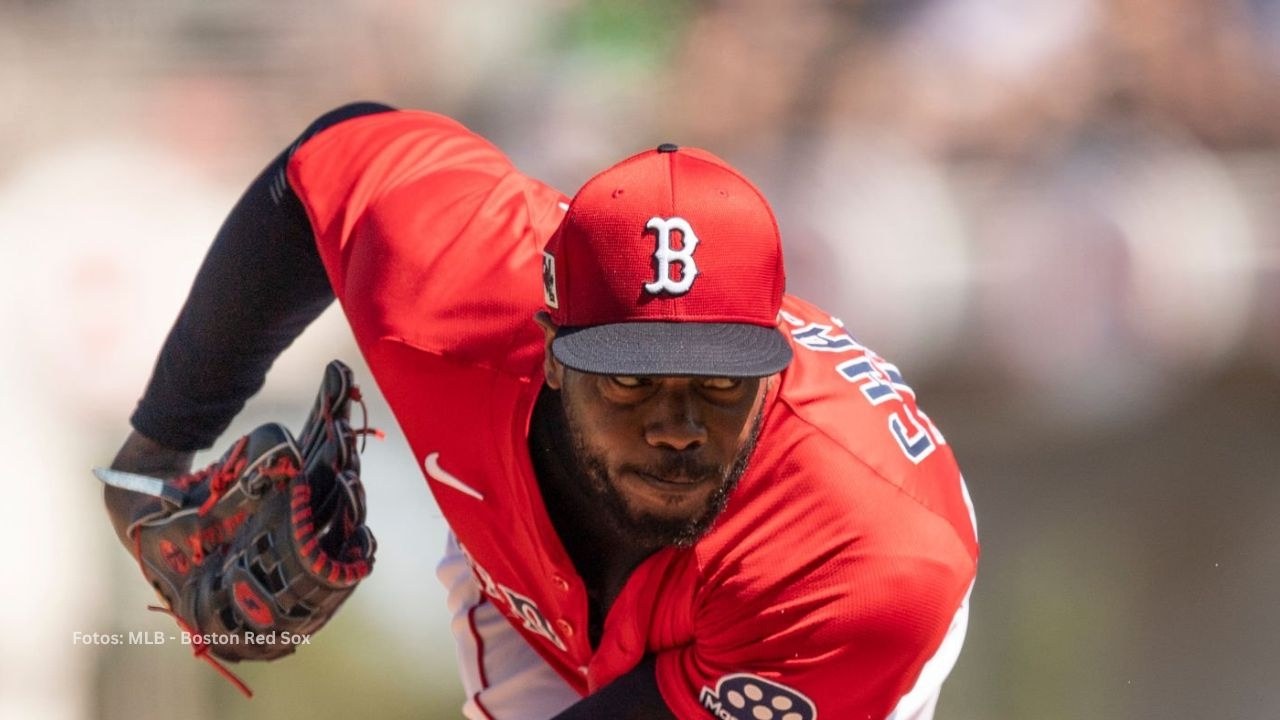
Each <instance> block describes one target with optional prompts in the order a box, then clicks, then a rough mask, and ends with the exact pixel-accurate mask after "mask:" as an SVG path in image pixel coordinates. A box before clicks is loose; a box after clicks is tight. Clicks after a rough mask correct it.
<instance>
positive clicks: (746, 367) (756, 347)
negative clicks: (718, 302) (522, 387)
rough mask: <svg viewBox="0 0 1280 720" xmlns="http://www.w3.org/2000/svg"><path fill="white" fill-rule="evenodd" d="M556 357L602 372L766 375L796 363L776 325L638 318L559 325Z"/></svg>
mask: <svg viewBox="0 0 1280 720" xmlns="http://www.w3.org/2000/svg"><path fill="white" fill-rule="evenodd" d="M551 351H552V353H554V354H555V356H556V359H557V360H559V361H560V362H561V363H563V364H565V365H567V366H568V367H570V368H573V369H574V370H579V371H581V372H589V373H596V374H599V375H697V376H704V377H764V376H766V375H772V374H774V373H776V372H779V371H780V370H782V369H783V368H785V367H786V366H787V364H788V363H790V362H791V346H790V345H788V344H787V340H786V338H785V337H783V335H782V333H781V332H779V331H778V329H777V328H772V327H761V326H759V325H746V324H742V323H695V322H638V323H615V324H611V325H593V326H589V327H576V328H560V330H559V331H558V332H557V333H556V338H555V340H554V341H552V343H551Z"/></svg>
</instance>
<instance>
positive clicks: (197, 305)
mask: <svg viewBox="0 0 1280 720" xmlns="http://www.w3.org/2000/svg"><path fill="white" fill-rule="evenodd" d="M393 109H394V108H391V107H388V106H386V105H381V104H378V103H354V104H350V105H345V106H343V107H340V108H338V109H336V110H333V111H331V112H328V113H326V114H324V115H322V116H321V117H319V118H318V119H317V120H316V121H315V122H313V123H312V124H311V125H310V126H309V127H308V128H307V129H306V131H304V132H303V133H302V135H301V136H299V137H298V139H297V141H295V142H294V143H293V144H292V145H290V147H289V149H287V150H285V151H284V152H282V153H281V154H280V155H279V156H277V157H276V158H275V160H273V161H272V162H271V164H270V165H268V166H267V168H266V169H265V170H263V171H262V173H261V174H260V175H259V176H258V177H257V178H256V179H255V180H254V181H253V183H252V184H251V185H249V188H248V189H247V190H246V191H245V193H244V195H243V196H242V197H241V198H240V200H239V201H238V202H237V203H236V205H235V206H234V207H233V208H232V210H231V213H230V214H229V215H228V216H227V219H226V221H224V222H223V224H222V227H221V228H220V229H219V230H218V233H217V235H216V237H215V238H214V241H213V245H212V246H211V247H210V248H209V253H208V255H206V257H205V259H204V262H203V263H202V264H201V266H200V270H199V272H198V273H197V275H196V279H195V282H194V284H193V285H192V287H191V292H190V294H189V295H188V296H187V300H186V303H185V304H184V305H183V307H182V310H181V311H180V312H179V314H178V319H177V321H176V322H175V323H174V325H173V328H172V329H171V330H170V331H169V336H168V338H167V339H166V340H165V342H164V345H163V346H162V348H161V350H160V356H159V358H158V359H157V360H156V365H155V369H154V371H153V372H152V375H151V381H150V382H149V383H148V384H147V389H146V392H145V394H144V395H143V396H142V399H141V400H140V401H139V402H138V407H137V409H136V410H134V413H133V416H132V417H131V418H130V422H131V423H132V424H133V427H134V429H136V430H137V431H138V432H140V433H142V434H143V435H145V436H147V437H149V438H151V439H152V440H155V441H156V442H159V443H160V444H162V445H165V446H167V447H169V448H172V449H174V450H201V449H204V448H207V447H210V446H211V445H213V443H214V442H215V441H216V440H217V439H218V436H219V435H221V434H222V432H223V431H224V430H226V429H227V426H228V425H230V424H231V420H232V418H234V417H235V415H236V414H237V413H238V412H240V409H241V408H243V407H244V404H245V402H246V401H247V400H248V399H249V398H250V397H252V396H253V395H254V393H256V392H258V390H259V389H260V388H261V387H262V384H263V382H264V381H265V379H266V375H267V371H268V370H269V369H270V368H271V365H272V363H274V362H275V359H276V358H277V357H278V356H279V355H280V353H282V352H284V350H285V348H287V347H289V345H290V344H291V343H292V342H293V341H294V339H296V338H297V337H298V335H300V334H301V333H302V331H303V330H304V329H305V328H306V327H307V325H309V324H311V322H312V321H313V320H315V319H316V317H318V316H319V315H320V313H322V312H323V311H324V309H325V308H327V307H328V306H329V303H331V302H333V298H334V295H333V289H332V288H331V287H330V285H329V279H328V277H327V276H326V275H325V271H324V265H323V264H322V263H321V261H320V254H319V251H318V250H317V249H316V245H315V236H314V234H313V233H312V230H311V224H310V222H309V221H308V219H307V214H306V211H305V210H304V209H303V207H302V203H301V202H300V201H299V200H298V197H297V196H296V195H295V194H294V192H293V190H292V188H290V186H289V183H288V181H287V180H286V178H285V168H286V166H287V165H288V162H289V158H290V156H291V155H292V154H293V151H294V150H296V149H297V148H298V147H299V146H300V145H302V143H304V142H306V140H307V139H308V138H310V137H311V136H312V135H315V134H316V133H318V132H320V131H321V130H324V129H325V128H328V127H331V126H333V125H335V124H337V123H340V122H342V121H344V120H349V119H351V118H354V117H359V116H361V115H369V114H373V113H379V112H387V111H389V110H393Z"/></svg>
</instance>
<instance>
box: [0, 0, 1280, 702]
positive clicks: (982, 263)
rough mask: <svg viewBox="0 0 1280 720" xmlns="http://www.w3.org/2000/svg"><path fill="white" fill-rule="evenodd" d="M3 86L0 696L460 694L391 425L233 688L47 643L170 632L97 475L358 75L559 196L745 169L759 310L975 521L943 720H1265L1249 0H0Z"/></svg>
mask: <svg viewBox="0 0 1280 720" xmlns="http://www.w3.org/2000/svg"><path fill="white" fill-rule="evenodd" d="M0 97H3V98H4V102H3V104H2V105H0V253H2V256H0V257H2V259H3V268H4V277H5V282H4V286H3V287H4V290H3V292H4V296H3V297H4V300H5V302H4V304H3V309H2V310H0V329H2V330H3V336H4V337H8V338H9V341H8V343H7V345H8V348H9V349H8V350H5V351H3V353H2V354H0V358H2V361H3V369H4V371H3V372H0V397H3V398H4V400H5V402H6V403H7V404H8V406H9V408H10V410H9V411H8V412H6V413H4V414H3V415H0V425H3V428H2V431H0V438H3V440H2V442H3V443H4V451H5V452H4V457H5V458H6V460H7V465H8V471H7V473H6V474H7V475H8V476H9V477H7V478H6V480H5V491H4V492H5V500H4V501H3V502H0V546H3V547H5V548H7V549H8V550H7V553H6V555H7V559H6V564H7V567H9V570H8V571H6V580H5V581H4V583H3V587H4V589H3V592H2V594H0V717H2V718H4V720H8V719H9V718H15V719H16V718H24V719H25V718H50V719H64V718H65V719H80V718H131V719H139V720H147V719H150V718H170V717H182V718H193V719H195V720H204V719H211V718H267V717H308V718H314V719H315V720H322V719H325V718H340V717H349V716H353V715H356V714H359V715H360V716H362V717H373V718H450V717H458V707H459V705H460V702H461V690H460V686H459V683H458V681H457V679H456V675H455V672H454V669H453V666H454V659H453V650H452V643H451V641H450V640H449V638H448V636H447V615H446V613H445V612H444V607H443V605H444V603H443V597H442V595H441V593H440V592H439V591H437V589H436V586H435V580H434V576H433V568H434V562H435V559H436V557H437V555H438V553H439V550H440V547H441V543H442V537H443V532H444V530H443V523H442V521H441V519H440V514H439V512H438V510H437V509H436V508H435V506H434V504H433V502H432V501H431V499H430V496H429V493H428V492H427V491H426V489H425V488H424V484H423V481H422V479H421V477H420V475H419V473H418V472H417V469H416V464H415V463H414V461H413V459H412V458H411V457H410V456H409V453H408V451H407V446H406V445H405V443H404V440H403V438H402V437H400V436H399V435H398V433H396V432H394V431H393V432H392V433H391V435H390V437H389V438H388V440H387V441H385V442H383V443H375V444H371V445H370V447H369V449H368V451H367V454H366V471H365V475H366V481H367V483H368V486H369V493H370V501H369V502H370V508H371V509H370V524H371V525H372V527H373V528H374V529H375V531H376V532H377V534H378V537H379V540H380V552H379V571H378V572H377V573H375V574H374V575H373V576H372V577H371V578H370V579H369V580H368V581H366V583H365V584H364V586H363V588H362V589H361V591H360V592H359V593H357V594H356V596H355V597H354V598H353V600H352V602H350V603H349V604H348V606H347V609H346V610H345V611H344V612H343V613H342V614H341V615H340V616H339V617H338V619H337V620H336V621H334V622H333V623H332V624H331V625H330V626H329V627H328V628H327V629H326V630H325V632H324V633H323V634H321V635H319V636H318V637H317V640H316V645H314V646H312V647H308V648H305V649H304V650H303V651H302V652H300V653H299V654H298V655H296V656H294V657H291V658H288V659H285V660H283V661H280V662H277V663H274V664H271V665H265V666H244V667H240V668H237V671H239V672H242V674H243V675H244V677H245V678H246V679H247V680H248V681H249V683H250V684H251V685H252V686H253V687H254V688H255V690H256V691H257V693H258V697H257V698H256V699H255V700H253V701H252V702H245V701H244V700H242V699H241V698H240V697H239V696H238V695H236V694H235V692H234V691H233V690H232V689H231V688H230V686H229V685H227V684H226V683H224V682H223V681H222V680H221V679H219V678H218V677H217V676H216V675H215V674H214V673H213V672H212V671H210V670H209V669H208V668H206V667H205V666H204V665H203V664H202V663H199V662H197V661H195V660H192V659H191V657H190V652H189V650H190V649H189V648H187V647H182V646H179V645H176V644H173V643H169V644H166V645H164V646H138V645H127V644H126V645H121V646H103V645H92V644H85V643H83V642H76V641H75V640H74V638H76V637H79V636H76V635H75V633H77V632H80V633H95V632H96V633H120V632H129V631H150V630H165V631H170V630H172V624H171V621H170V620H169V619H168V618H166V617H162V616H158V615H156V614H154V613H149V612H147V611H146V610H145V609H144V606H145V605H146V604H147V603H148V602H152V601H153V597H152V596H151V594H150V591H149V590H148V589H147V588H146V587H145V585H144V583H143V582H142V581H141V579H140V578H139V577H138V572H137V568H136V566H134V565H132V563H131V561H130V560H129V557H128V555H127V554H126V553H125V552H123V551H122V549H121V548H120V547H119V546H118V544H117V543H116V540H115V537H114V535H113V534H112V532H111V530H110V526H109V524H108V522H107V520H106V517H105V514H104V513H103V512H102V510H101V505H100V492H99V489H98V486H97V484H96V481H94V480H93V479H92V477H91V476H90V474H89V472H88V469H89V468H90V467H91V466H94V465H101V464H106V463H108V462H109V461H110V460H111V457H112V455H113V454H114V452H115V450H116V448H117V447H118V445H119V443H120V442H121V440H122V439H123V438H124V436H125V435H126V433H127V432H128V426H127V417H128V415H129V413H130V412H131V410H132V408H133V405H134V403H135V402H136V399H137V397H138V396H139V395H140V393H141V391H142V387H143V385H144V383H145V381H146V377H147V375H148V374H149V371H150V368H151V364H152V362H153V361H154V358H155V354H156V351H157V349H158V348H159V345H160V343H161V341H162V339H163V337H164V335H165V333H166V332H167V330H168V327H169V325H170V323H171V322H172V320H173V317H174V316H175V314H176V312H177V309H178V306H179V304H180V303H181V301H182V298H183V297H184V296H185V293H186V290H187V288H188V286H189V284H190V282H191V279H192V278H193V276H194V273H195V270H196V268H197V266H198V263H199V261H200V259H201V257H202V256H203V254H204V252H205V249H206V248H207V246H208V243H209V241H210V239H211V238H212V236H213V234H214V232H215V230H216V228H217V226H218V224H219V222H220V220H221V218H222V216H223V215H224V214H225V212H226V211H227V210H228V209H229V208H230V206H231V204H232V203H233V202H234V200H235V198H236V196H237V195H238V194H239V192H240V191H241V190H242V188H243V187H244V186H245V185H246V184H247V183H248V181H249V180H250V179H251V178H252V177H253V176H254V175H256V173H257V172H258V170H259V169H260V168H261V167H262V165H263V164H265V163H266V161H267V160H268V159H269V158H270V157H272V156H273V155H274V154H275V153H276V152H278V151H279V150H280V149H281V148H283V147H284V146H286V145H287V144H288V143H289V142H291V141H292V139H293V138H294V137H295V136H296V134H297V133H298V132H300V131H301V129H302V128H303V127H305V126H306V125H307V124H308V123H309V122H310V120H311V119H313V118H314V117H315V116H317V115H319V114H320V113H322V112H324V111H325V110H328V109H330V108H332V107H334V106H336V105H339V104H342V103H344V102H347V101H350V100H357V99H368V100H380V101H385V102H389V103H392V104H396V105H400V106H404V107H420V108H426V109H432V110H437V111H441V112H445V113H447V114H450V115H453V116H455V117H457V118H459V119H460V120H462V121H464V122H465V123H467V124H468V125H470V126H471V127H472V128H473V129H475V130H477V131H479V132H481V133H482V134H484V135H486V136H488V137H489V138H490V139H492V140H493V141H494V142H495V143H497V144H498V145H499V146H500V147H502V148H504V149H505V150H506V151H507V152H508V153H509V154H510V155H511V156H512V158H513V159H514V160H515V161H516V163H517V165H518V166H520V167H521V168H522V169H523V170H525V172H527V173H528V174H530V175H533V176H535V177H539V178H541V179H544V180H547V181H549V182H551V183H553V184H555V185H557V186H558V187H560V188H561V189H563V190H565V191H566V192H569V193H572V192H573V191H574V190H576V188H577V187H578V186H579V185H580V184H581V183H582V182H584V181H585V180H586V179H587V178H588V177H589V176H590V175H591V174H592V173H594V172H595V171H596V170H599V169H601V168H603V167H604V166H606V165H608V164H610V163H612V162H614V161H616V160H617V159H620V158H621V157H624V156H626V155H628V154H631V153H633V152H636V151H639V150H641V149H644V148H647V147H652V146H654V145H656V144H657V143H659V142H662V141H675V142H679V143H682V144H691V145H699V146H703V147H706V148H708V149H711V150H712V151H714V152H716V153H717V154H719V155H721V156H722V157H724V158H726V159H728V160H729V161H730V162H732V163H734V164H735V165H737V166H739V167H740V168H742V169H743V170H744V171H746V172H747V174H748V175H749V176H751V177H752V178H753V179H755V180H756V181H757V183H758V184H759V185H760V186H761V187H762V188H763V189H764V191H765V193H766V194H767V195H768V196H769V197H770V198H771V200H772V201H773V203H774V205H775V209H776V211H777V214H778V216H779V220H780V223H781V226H782V228H783V234H784V243H785V245H786V251H787V253H788V265H789V275H790V287H791V289H792V291H793V292H795V293H796V294H799V295H802V296H806V297H808V298H810V299H812V300H815V301H817V302H819V303H820V304H821V305H823V306H824V307H826V308H828V309H829V310H831V311H832V312H833V313H835V314H836V315H838V316H839V317H841V318H842V319H843V320H844V322H845V323H846V325H847V326H848V328H849V329H850V330H851V331H852V332H853V334H854V335H855V336H856V337H857V338H858V339H859V340H860V341H862V342H863V343H865V344H867V345H870V346H871V347H874V348H875V349H876V350H877V351H879V352H880V353H881V354H882V355H884V356H886V357H887V358H889V359H890V360H892V361H894V362H896V363H897V364H898V365H899V366H900V367H901V369H902V370H903V372H904V374H905V375H906V377H907V379H908V381H910V382H912V384H913V385H914V386H915V387H916V390H917V391H918V394H919V397H920V401H921V405H922V406H923V407H925V408H926V409H927V410H928V412H929V414H930V416H931V417H932V418H933V419H934V420H935V421H936V422H937V423H938V425H939V426H940V427H941V428H942V429H943V431H944V432H945V433H946V436H947V439H948V440H949V441H950V443H951V445H952V446H953V448H954V449H955V452H956V454H957V456H958V457H959V459H960V462H961V465H962V467H963V468H964V470H965V473H966V476H967V479H968V482H969V487H970V490H971V492H972V495H973V499H974V501H975V503H976V505H977V509H978V520H979V531H980V536H981V539H982V542H983V549H984V555H983V559H982V566H981V571H980V575H979V580H978V584H977V587H976V589H975V590H974V594H973V605H974V609H973V617H972V621H971V624H970V631H969V639H968V642H967V646H966V650H965V653H964V654H963V655H962V657H961V659H960V662H959V665H958V666H957V668H956V670H955V671H954V673H953V674H952V676H951V679H950V680H949V682H948V684H947V685H946V688H945V690H944V693H943V697H942V703H941V706H940V710H939V712H938V718H939V719H940V720H948V719H949V720H978V719H985V718H991V719H1011V720H1012V719H1020V718H1045V719H1058V718H1062V719H1068V718H1070V719H1075V718H1210V717H1212V718H1276V717H1280V644H1278V643H1277V642H1276V640H1277V636H1278V635H1280V632H1278V631H1280V619H1278V617H1280V616H1278V615H1277V612H1276V608H1277V606H1278V605H1280V523H1277V521H1276V517H1277V511H1280V483H1278V482H1277V480H1278V479H1280V471H1278V470H1277V467H1278V465H1280V462H1278V461H1280V320H1278V318H1280V316H1278V311H1280V236H1278V234H1277V228H1278V227H1280V211H1278V208H1277V201H1276V200H1277V195H1278V192H1280V152H1278V151H1280V1H1277V0H893V1H890V0H848V1H847V2H815V1H808V0H793V1H792V2H786V3H782V2H769V1H768V0H740V1H730V0H723V1H720V2H709V1H704V2H695V1H691V0H653V1H651V2H645V3H635V2H626V1H625V0H543V1H541V2H533V1H531V0H473V1H472V2H468V3H458V2H443V1H442V0H415V1H410V0H330V1H329V2H302V1H301V0H281V1H279V2H271V3H261V2H248V1H247V0H226V1H224V2H218V3H208V2H197V1H196V0H165V1H164V2H161V1H160V0H115V2H111V3H100V2H90V1H89V0H39V1H38V2H37V1H32V0H26V1H22V0H0ZM332 357H341V358H344V359H346V360H347V361H348V362H351V363H352V364H354V365H356V366H357V372H358V373H360V375H361V376H363V377H366V378H367V372H366V371H365V370H364V369H363V367H361V366H360V363H359V358H358V355H357V353H356V350H355V348H354V344H353V343H352V341H351V340H350V337H349V334H348V331H347V330H346V328H345V326H344V324H343V322H342V319H341V318H340V317H338V316H337V315H336V314H335V313H334V312H332V311H331V312H330V313H328V314H327V315H326V316H324V318H322V320H321V321H320V322H319V323H318V324H317V325H316V326H315V327H314V328H312V329H311V330H310V331H309V332H308V333H307V334H306V335H305V336H304V337H303V339H302V340H301V341H299V343H297V344H296V345H295V346H294V347H293V348H291V349H290V350H289V351H288V353H286V355H285V356H284V357H283V358H282V359H281V360H280V362H279V363H278V364H277V366H276V368H275V369H274V370H273V372H272V375H271V377H270V378H269V382H268V385H267V387H266V388H265V389H264V390H263V392H262V393H261V394H260V395H259V396H258V397H257V398H255V399H254V400H253V402H252V403H251V404H250V406H249V407H248V408H247V409H246V411H245V413H244V414H243V415H242V416H241V417H240V418H239V419H238V420H237V421H236V423H235V425H233V426H232V428H231V429H230V430H229V431H228V435H229V436H232V435H238V434H240V433H243V432H245V431H247V430H248V429H250V428H252V427H253V426H254V425H256V424H257V423H258V422H260V421H263V420H265V419H280V420H284V421H286V422H287V423H289V424H291V425H293V426H294V427H296V426H297V425H298V424H300V423H301V421H302V419H303V416H304V415H305V413H306V410H307V408H308V407H309V405H310V403H311V399H312V393H313V392H314V388H315V385H316V383H317V382H318V380H319V373H320V370H321V368H322V366H323V363H324V362H325V361H326V360H328V359H329V358H332ZM367 385H368V383H367ZM369 389H370V390H372V388H371V387H370V388H369ZM370 394H371V395H375V394H374V393H370ZM370 411H371V414H372V417H373V421H374V423H375V424H377V425H381V426H383V427H387V428H388V429H392V430H394V428H391V427H390V426H391V424H392V421H391V418H390V414H389V412H388V410H387V409H386V406H385V404H383V403H382V401H381V399H380V398H378V397H376V396H374V397H373V399H372V401H371V403H370ZM226 440H227V441H229V440H230V437H228V438H227V439H226ZM224 444H225V442H220V443H219V447H221V446H222V445H224ZM213 459H214V458H213V456H212V454H211V453H205V454H203V455H202V456H200V458H198V460H199V461H200V462H202V463H203V462H208V461H211V460H213ZM33 551H34V552H33ZM15 563H16V565H15ZM851 681H852V682H856V678H851Z"/></svg>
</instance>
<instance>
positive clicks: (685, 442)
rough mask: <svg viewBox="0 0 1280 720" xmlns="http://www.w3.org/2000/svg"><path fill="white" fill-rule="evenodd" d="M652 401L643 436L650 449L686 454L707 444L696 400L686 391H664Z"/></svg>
mask: <svg viewBox="0 0 1280 720" xmlns="http://www.w3.org/2000/svg"><path fill="white" fill-rule="evenodd" d="M655 400H656V402H654V403H653V414H652V415H651V416H650V417H649V418H647V421H646V423H645V432H644V436H645V440H646V441H647V442H648V443H649V444H650V445H651V446H653V447H667V448H671V449H673V450H687V449H689V448H695V447H698V446H699V445H702V444H703V443H705V442H706V441H707V426H706V423H705V422H703V419H702V414H701V411H700V408H699V405H698V399H697V398H696V397H694V395H693V393H691V392H689V390H688V389H687V388H683V389H680V388H677V389H666V388H664V389H663V390H660V391H659V395H658V397H657V398H655Z"/></svg>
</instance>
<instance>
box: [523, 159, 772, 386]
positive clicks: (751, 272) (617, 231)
mask: <svg viewBox="0 0 1280 720" xmlns="http://www.w3.org/2000/svg"><path fill="white" fill-rule="evenodd" d="M542 275H543V288H544V290H545V300H546V305H547V311H548V312H549V313H550V315H551V319H552V321H553V322H554V323H555V324H556V325H557V327H558V331H557V333H556V338H555V340H554V341H553V342H552V344H551V350H552V353H554V355H555V357H556V359H558V360H559V361H560V362H561V363H564V364H565V365H567V366H568V367H571V368H573V369H575V370H580V371H582V372H590V373H598V374H604V375H696V376H713V377H763V376H765V375H772V374H773V373H776V372H778V371H780V370H782V369H783V368H784V367H786V366H787V364H788V363H789V362H790V361H791V347H790V346H789V345H788V343H787V340H786V338H785V337H784V336H783V334H782V333H781V332H780V331H779V330H778V327H777V320H778V310H779V309H780V308H781V305H782V294H783V291H784V288H785V285H786V273H785V271H784V270H783V265H782V245H781V242H780V240H779V236H778V223H777V221H776V220H775V219H774V216H773V211H772V210H771V209H770V208H769V203H768V202H767V201H766V200H765V199H764V195H762V194H761V193H760V191H759V190H758V189H757V188H756V187H755V186H754V185H752V184H751V183H750V182H749V181H748V180H747V179H746V178H744V177H743V176H742V175H741V174H740V173H739V172H738V171H736V170H734V169H733V168H732V167H730V166H729V164H728V163H726V162H724V161H723V160H721V159H720V158H718V157H716V156H715V155H712V154H711V153H708V152H706V151H704V150H698V149H695V148H682V147H677V146H676V145H672V144H663V145H660V146H658V147H657V149H655V150H649V151H646V152H642V153H640V154H638V155H634V156H632V157H630V158H627V159H626V160H623V161H622V162H620V163H618V164H617V165H614V166H613V167H611V168H609V169H607V170H605V171H604V172H602V173H600V174H599V175H596V176H595V177H593V178H591V179H590V180H588V181H587V184H586V185H584V186H583V187H582V189H581V190H579V191H578V194H577V195H576V196H575V197H574V198H573V201H572V202H571V203H570V204H569V210H568V212H567V213H566V214H565V218H564V221H563V222H562V223H561V224H560V227H559V228H558V229H557V230H556V232H555V234H554V235H553V236H552V237H551V240H550V241H549V242H548V243H547V247H546V249H545V250H544V252H543V273H542Z"/></svg>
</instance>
